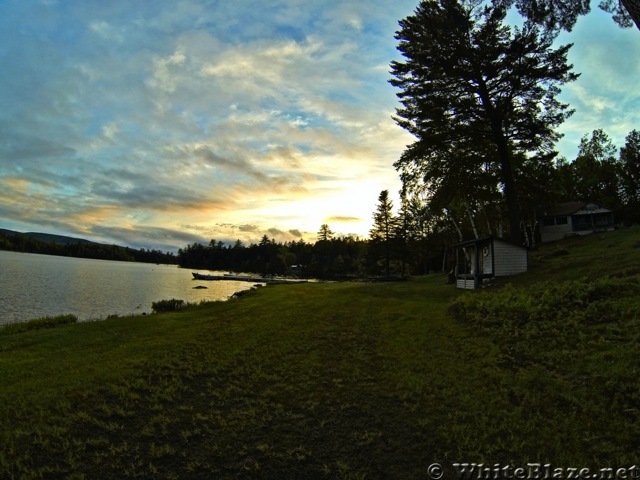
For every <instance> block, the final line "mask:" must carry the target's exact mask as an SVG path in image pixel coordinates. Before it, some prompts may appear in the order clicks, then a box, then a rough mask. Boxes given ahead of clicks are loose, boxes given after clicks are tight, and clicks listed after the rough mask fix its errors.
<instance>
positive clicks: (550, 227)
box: [540, 202, 614, 242]
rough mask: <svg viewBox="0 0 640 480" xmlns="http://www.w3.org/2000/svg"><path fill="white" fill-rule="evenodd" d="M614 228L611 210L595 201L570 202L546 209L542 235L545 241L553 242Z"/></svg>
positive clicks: (541, 228) (541, 227)
mask: <svg viewBox="0 0 640 480" xmlns="http://www.w3.org/2000/svg"><path fill="white" fill-rule="evenodd" d="M613 229H614V224H613V212H612V211H611V210H609V209H607V208H604V207H601V206H599V205H596V204H595V203H587V202H569V203H561V204H558V205H554V206H552V207H548V208H546V209H545V211H544V212H543V215H542V222H541V226H540V235H541V238H542V241H543V242H552V241H554V240H560V239H562V238H566V237H571V236H574V235H588V234H590V233H594V232H604V231H608V230H613Z"/></svg>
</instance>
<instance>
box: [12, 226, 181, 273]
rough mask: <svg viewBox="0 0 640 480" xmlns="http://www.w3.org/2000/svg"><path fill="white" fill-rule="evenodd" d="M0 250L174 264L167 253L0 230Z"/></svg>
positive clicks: (174, 261) (80, 239) (82, 239)
mask: <svg viewBox="0 0 640 480" xmlns="http://www.w3.org/2000/svg"><path fill="white" fill-rule="evenodd" d="M0 250H10V251H15V252H29V253H42V254H45V255H60V256H65V257H80V258H99V259H104V260H121V261H129V262H146V263H170V264H175V263H177V259H176V257H175V256H174V255H173V254H171V253H164V252H161V251H159V250H149V249H143V248H141V249H139V250H135V249H132V248H129V247H122V246H119V245H111V244H106V243H97V242H92V241H90V240H86V239H84V238H76V237H67V236H65V235H54V234H51V233H42V232H26V233H22V232H16V231H14V230H8V229H6V228H0Z"/></svg>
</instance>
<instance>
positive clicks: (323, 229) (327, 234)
mask: <svg viewBox="0 0 640 480" xmlns="http://www.w3.org/2000/svg"><path fill="white" fill-rule="evenodd" d="M332 238H333V232H332V231H331V229H330V228H329V225H327V224H326V223H323V224H322V225H321V226H320V230H319V231H318V241H324V240H331V239H332Z"/></svg>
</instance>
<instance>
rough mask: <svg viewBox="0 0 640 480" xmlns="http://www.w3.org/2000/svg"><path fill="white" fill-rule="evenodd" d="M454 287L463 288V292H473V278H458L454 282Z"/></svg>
mask: <svg viewBox="0 0 640 480" xmlns="http://www.w3.org/2000/svg"><path fill="white" fill-rule="evenodd" d="M456 287H458V288H464V289H465V290H473V289H475V288H476V287H475V281H474V280H473V278H459V279H458V280H456Z"/></svg>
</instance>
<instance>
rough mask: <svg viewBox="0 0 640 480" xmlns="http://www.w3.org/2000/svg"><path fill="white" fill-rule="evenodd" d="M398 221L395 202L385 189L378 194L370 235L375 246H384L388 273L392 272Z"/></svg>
mask: <svg viewBox="0 0 640 480" xmlns="http://www.w3.org/2000/svg"><path fill="white" fill-rule="evenodd" d="M396 229H397V221H396V219H395V218H394V216H393V203H392V202H391V200H390V199H389V190H383V191H382V192H380V195H379V196H378V206H377V208H376V211H375V212H374V214H373V227H372V228H371V231H370V235H371V241H372V243H373V245H374V248H375V247H377V246H382V250H383V251H384V265H385V272H386V275H387V276H389V275H390V274H391V251H392V241H393V238H394V233H395V232H396Z"/></svg>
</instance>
